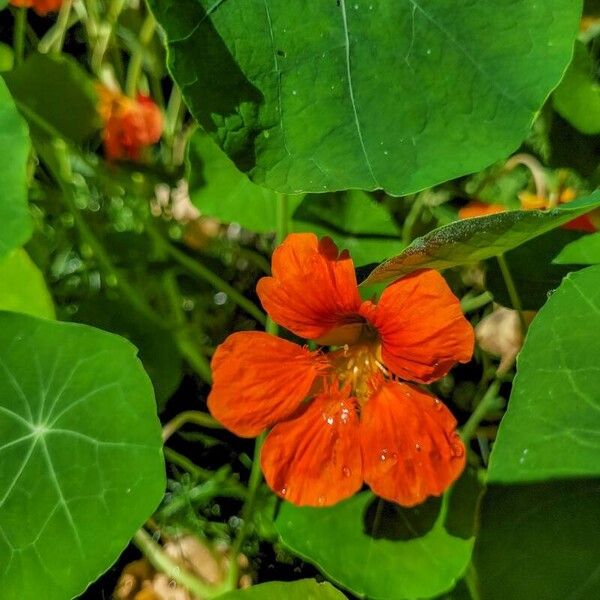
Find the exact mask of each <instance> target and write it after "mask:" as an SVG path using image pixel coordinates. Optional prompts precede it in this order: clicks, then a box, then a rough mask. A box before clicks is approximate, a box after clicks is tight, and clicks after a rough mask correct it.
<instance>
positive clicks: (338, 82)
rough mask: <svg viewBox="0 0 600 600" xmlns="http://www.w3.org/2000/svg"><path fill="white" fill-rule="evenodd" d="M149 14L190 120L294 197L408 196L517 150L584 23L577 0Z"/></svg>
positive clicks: (189, 6)
mask: <svg viewBox="0 0 600 600" xmlns="http://www.w3.org/2000/svg"><path fill="white" fill-rule="evenodd" d="M150 5H151V7H152V9H153V11H154V13H155V15H156V17H157V18H158V21H159V22H160V23H161V25H162V26H163V28H164V30H165V32H166V35H167V43H168V47H169V67H170V70H171V73H172V75H173V77H174V79H175V80H176V81H177V83H178V85H179V87H180V88H181V90H182V92H183V95H184V98H185V100H186V102H187V104H188V106H189V107H190V110H191V111H192V114H193V115H194V116H195V117H196V118H197V119H198V120H199V121H200V123H201V124H202V126H203V127H204V128H205V129H206V130H207V131H209V132H211V133H212V134H213V136H214V137H215V139H217V140H218V141H219V143H220V145H221V146H222V147H223V149H224V150H225V151H226V152H227V153H228V154H229V156H231V157H232V158H233V159H234V160H235V161H236V163H237V164H238V166H239V167H240V168H241V169H242V170H244V171H246V172H248V173H249V174H250V176H251V178H252V179H254V180H255V181H256V182H257V183H260V184H263V185H265V186H266V187H269V188H272V189H276V190H278V191H281V192H285V193H295V192H296V193H297V192H303V191H314V192H323V191H331V190H341V189H348V188H359V189H368V190H373V189H376V188H383V189H385V190H386V191H388V192H389V193H390V194H393V195H403V194H407V193H410V192H414V191H417V190H420V189H423V188H426V187H429V186H431V185H433V184H435V183H438V182H441V181H446V180H448V179H451V178H454V177H457V176H459V175H463V174H465V173H469V172H473V171H477V170H479V169H481V168H483V167H485V166H487V165H488V164H491V163H492V162H494V161H495V160H498V159H500V158H503V157H505V156H506V155H507V154H508V153H510V152H511V151H512V150H514V149H515V148H517V147H518V145H519V143H520V142H521V141H522V140H523V139H524V138H525V137H526V136H527V133H528V131H529V128H530V126H531V124H532V122H533V119H534V117H535V116H536V114H537V111H538V110H539V108H540V106H541V105H542V104H543V103H544V101H545V100H546V98H547V96H548V94H549V93H550V91H551V90H552V88H553V87H554V86H555V85H556V84H557V83H558V81H559V80H560V77H561V75H562V74H563V72H564V70H565V68H566V66H567V64H568V62H569V59H570V56H571V52H572V44H573V39H574V36H575V32H576V30H577V25H578V22H579V17H580V14H581V2H580V1H579V0H545V1H544V2H531V1H530V0H502V1H501V2H499V1H498V0H478V1H477V2H473V1H472V0H443V1H437V2H432V1H431V0H406V1H404V2H392V1H390V0H338V1H336V2H334V1H333V0H332V1H329V2H325V1H321V2H315V1H314V0H296V1H295V2H292V3H290V2H289V0H244V1H241V2H223V1H222V0H220V1H214V0H151V1H150ZM457 148H460V151H457Z"/></svg>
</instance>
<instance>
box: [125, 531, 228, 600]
mask: <svg viewBox="0 0 600 600" xmlns="http://www.w3.org/2000/svg"><path fill="white" fill-rule="evenodd" d="M133 543H134V544H135V545H136V546H137V547H138V548H139V550H140V551H141V552H142V554H143V555H144V556H145V557H146V558H147V559H148V561H149V562H150V564H151V565H152V566H153V567H154V568H155V569H157V570H158V571H161V572H162V573H164V574H165V575H167V577H170V578H171V579H173V580H174V581H176V582H177V583H179V584H180V585H182V586H183V587H184V588H186V589H187V590H189V591H190V592H192V594H194V595H196V596H198V597H199V598H206V599H207V600H208V599H210V598H215V597H216V596H218V595H219V594H220V593H221V592H220V590H218V589H216V588H214V587H212V586H211V585H209V584H208V583H206V582H204V581H202V580H201V579H199V578H198V577H196V576H195V575H193V574H192V573H191V572H190V571H189V570H188V569H186V568H185V567H184V566H182V565H180V564H179V563H177V562H175V561H173V560H172V559H171V557H170V556H169V555H168V554H167V553H166V552H165V551H164V550H163V549H162V548H161V546H160V545H159V544H157V543H156V542H155V541H154V540H153V539H152V536H151V535H150V534H149V533H148V532H147V531H146V530H145V529H140V530H138V531H137V532H136V534H135V535H134V536H133Z"/></svg>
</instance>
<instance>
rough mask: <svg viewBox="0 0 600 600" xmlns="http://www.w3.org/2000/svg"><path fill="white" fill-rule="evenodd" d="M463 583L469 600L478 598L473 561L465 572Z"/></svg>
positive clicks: (478, 599)
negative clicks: (469, 597)
mask: <svg viewBox="0 0 600 600" xmlns="http://www.w3.org/2000/svg"><path fill="white" fill-rule="evenodd" d="M465 584H466V586H467V590H469V594H470V596H471V600H480V598H481V597H480V595H479V586H478V584H477V571H476V570H475V567H474V565H473V563H471V564H469V567H468V568H467V572H466V573H465Z"/></svg>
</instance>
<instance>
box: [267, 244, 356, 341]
mask: <svg viewBox="0 0 600 600" xmlns="http://www.w3.org/2000/svg"><path fill="white" fill-rule="evenodd" d="M272 268H273V276H272V277H263V278H262V279H261V280H260V281H259V282H258V286H257V293H258V296H259V298H260V300H261V302H262V305H263V307H264V308H265V310H266V311H267V312H268V313H269V316H270V317H271V318H272V319H273V320H274V321H275V322H276V323H278V324H279V325H281V326H282V327H285V328H286V329H289V330H290V331H292V332H294V333H295V334H296V335H298V336H300V337H303V338H305V339H311V340H314V339H318V338H321V337H322V336H324V335H325V334H327V333H331V331H332V330H334V329H336V328H337V327H343V326H345V325H348V324H351V323H356V322H360V321H361V320H362V319H361V318H360V317H359V316H358V310H359V308H360V303H361V300H360V295H359V293H358V287H357V284H356V274H355V272H354V264H353V262H352V259H351V258H350V256H349V254H348V253H347V252H342V253H340V252H339V251H338V248H337V246H336V245H335V244H334V243H333V241H332V240H331V239H330V238H327V237H326V238H323V239H321V240H319V239H318V238H317V236H316V235H314V234H312V233H295V234H291V235H288V237H287V238H286V239H285V241H284V242H283V244H281V246H279V247H278V248H277V249H276V250H275V252H274V253H273V262H272Z"/></svg>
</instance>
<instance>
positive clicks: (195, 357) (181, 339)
mask: <svg viewBox="0 0 600 600" xmlns="http://www.w3.org/2000/svg"><path fill="white" fill-rule="evenodd" d="M163 282H164V288H165V291H166V292H167V298H168V300H169V304H170V305H171V312H172V313H173V318H174V319H175V323H176V328H175V330H174V332H173V333H174V337H175V341H176V343H177V347H178V348H179V352H181V354H182V355H183V356H184V358H185V359H186V360H187V361H188V363H189V364H190V366H191V367H192V368H193V369H194V371H196V373H197V374H198V375H199V376H200V377H201V378H202V379H203V380H204V381H205V382H206V383H208V384H210V383H211V381H212V372H211V370H210V363H209V361H208V360H207V358H206V357H205V356H204V355H203V354H202V353H200V352H199V351H198V349H197V347H196V345H195V344H194V343H193V341H192V340H191V339H190V337H189V332H188V326H187V321H186V318H185V314H184V312H183V310H182V308H181V299H180V294H179V287H178V285H177V278H176V276H175V274H174V273H173V272H172V271H169V272H167V273H165V276H164V278H163Z"/></svg>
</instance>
